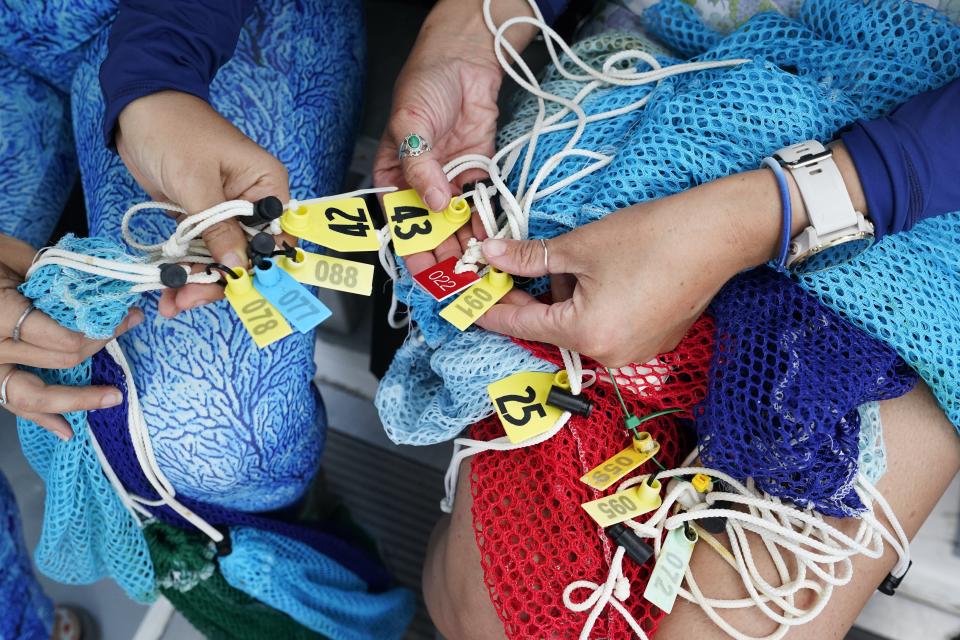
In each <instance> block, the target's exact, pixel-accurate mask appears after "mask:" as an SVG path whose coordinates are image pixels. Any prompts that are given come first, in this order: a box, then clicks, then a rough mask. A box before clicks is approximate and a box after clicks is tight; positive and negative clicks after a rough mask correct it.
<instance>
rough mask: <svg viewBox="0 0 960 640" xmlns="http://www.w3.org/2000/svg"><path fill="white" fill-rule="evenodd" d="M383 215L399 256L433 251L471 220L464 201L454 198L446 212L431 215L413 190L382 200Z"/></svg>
mask: <svg viewBox="0 0 960 640" xmlns="http://www.w3.org/2000/svg"><path fill="white" fill-rule="evenodd" d="M383 211H384V214H385V215H386V217H387V226H389V227H390V235H391V236H392V237H393V250H394V251H395V252H396V253H397V255H398V256H408V255H410V254H411V253H421V252H423V251H433V250H434V249H436V248H437V247H438V246H440V243H441V242H443V241H444V240H446V239H447V238H449V237H450V236H452V235H453V234H454V233H455V232H456V230H457V229H459V228H460V227H462V226H463V225H465V224H466V223H467V222H469V220H470V205H468V204H467V201H466V200H464V199H463V198H454V199H453V200H452V201H451V202H450V205H449V206H448V207H447V208H446V209H444V210H443V211H430V210H429V209H428V208H427V205H425V204H424V203H423V200H421V199H420V196H418V195H417V192H416V191H414V190H413V189H405V190H403V191H394V192H392V193H388V194H386V195H385V196H383Z"/></svg>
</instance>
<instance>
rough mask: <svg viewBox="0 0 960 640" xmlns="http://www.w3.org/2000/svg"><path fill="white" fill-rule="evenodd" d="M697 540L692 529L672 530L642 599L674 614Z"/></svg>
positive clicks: (664, 543)
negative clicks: (675, 604) (678, 594)
mask: <svg viewBox="0 0 960 640" xmlns="http://www.w3.org/2000/svg"><path fill="white" fill-rule="evenodd" d="M698 538H699V536H697V532H696V531H695V530H694V529H693V528H692V527H691V528H690V529H685V528H684V527H677V528H676V529H671V530H670V532H669V533H668V534H667V537H666V539H665V540H664V542H663V546H662V547H661V548H660V555H659V556H657V563H656V564H655V565H654V566H653V572H652V573H651V574H650V581H649V582H648V583H647V588H646V589H645V590H644V592H643V597H644V598H645V599H647V600H648V601H649V602H652V603H653V604H655V605H657V606H658V607H660V609H662V610H663V611H664V612H665V613H670V612H671V611H673V604H674V603H675V602H676V601H677V592H678V591H680V585H681V584H682V583H683V574H684V572H685V571H686V570H687V567H688V566H689V565H690V556H692V555H693V547H694V545H695V544H697V539H698Z"/></svg>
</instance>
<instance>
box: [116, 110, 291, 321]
mask: <svg viewBox="0 0 960 640" xmlns="http://www.w3.org/2000/svg"><path fill="white" fill-rule="evenodd" d="M116 142H117V150H118V151H119V152H120V157H121V158H122V159H123V162H124V164H126V165H127V169H129V170H130V173H131V174H132V175H133V177H134V178H135V179H136V181H137V182H138V183H140V186H141V187H143V189H144V190H145V191H146V192H147V193H148V194H149V195H150V197H151V198H153V199H154V200H160V201H170V202H174V203H175V204H179V205H180V206H181V207H183V208H184V209H186V210H187V211H189V212H191V213H198V212H200V211H203V210H204V209H208V208H209V207H211V206H213V205H215V204H219V203H220V202H224V201H225V200H250V201H256V200H259V199H261V198H264V197H266V196H276V197H277V198H279V199H280V201H281V202H284V203H286V202H288V201H289V200H290V189H289V184H288V180H287V170H286V169H285V168H284V167H283V165H282V164H280V162H279V161H278V160H277V159H276V158H274V157H273V156H272V155H270V154H269V153H268V152H267V151H265V150H264V149H263V148H261V147H260V146H259V145H257V144H256V143H255V142H254V141H253V140H251V139H250V138H248V137H247V136H245V135H244V134H243V133H241V132H240V130H239V129H237V128H236V127H234V126H233V125H232V124H230V123H229V122H227V121H226V120H225V119H224V118H223V117H222V116H221V115H220V114H219V113H217V112H216V111H215V110H214V109H213V107H211V106H210V105H209V104H207V103H206V102H204V101H203V100H201V99H199V98H196V97H194V96H191V95H188V94H185V93H180V92H177V91H161V92H159V93H154V94H151V95H149V96H145V97H143V98H140V99H138V100H134V101H133V102H131V103H130V104H129V105H128V106H127V107H126V108H125V109H124V110H123V111H122V112H121V113H120V118H119V126H118V128H117V138H116ZM203 239H204V241H205V242H206V243H207V247H208V248H209V249H210V253H211V255H213V257H214V259H215V260H217V261H218V262H222V263H223V264H225V265H227V266H230V267H241V266H246V264H247V254H246V251H247V238H246V236H245V235H244V233H243V231H242V230H241V229H240V225H239V224H238V223H237V222H236V221H233V220H230V221H227V222H223V223H221V224H218V225H214V226H213V227H210V228H209V229H208V230H207V231H206V232H205V233H204V234H203ZM222 297H223V290H222V288H221V287H219V286H217V285H215V284H209V285H201V284H192V285H187V286H185V287H183V288H181V289H176V290H171V289H168V290H165V291H164V292H163V296H162V297H161V299H160V313H161V314H162V315H164V316H167V317H172V316H174V315H176V314H177V313H179V312H180V311H183V310H186V309H192V308H193V307H196V306H199V305H201V304H206V303H207V302H212V301H214V300H218V299H220V298H222Z"/></svg>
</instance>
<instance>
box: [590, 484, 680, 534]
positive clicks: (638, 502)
mask: <svg viewBox="0 0 960 640" xmlns="http://www.w3.org/2000/svg"><path fill="white" fill-rule="evenodd" d="M661 504H663V499H662V498H661V497H660V481H659V480H654V481H653V482H652V483H650V484H647V481H646V480H644V481H643V482H641V483H640V484H638V485H636V486H633V487H628V488H626V489H624V490H623V491H620V492H618V493H614V494H612V495H609V496H604V497H602V498H600V499H598V500H591V501H590V502H584V503H583V504H582V505H580V506H581V507H583V510H584V511H586V512H587V514H588V515H589V516H590V517H591V518H593V519H594V520H595V521H596V523H597V524H599V525H600V526H601V527H609V526H610V525H614V524H617V523H619V522H623V521H624V520H630V519H631V518H636V517H637V516H642V515H643V514H645V513H650V512H651V511H653V510H654V509H659V508H660V505H661Z"/></svg>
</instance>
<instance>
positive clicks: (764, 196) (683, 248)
mask: <svg viewBox="0 0 960 640" xmlns="http://www.w3.org/2000/svg"><path fill="white" fill-rule="evenodd" d="M794 189H795V187H794ZM793 201H794V202H799V201H800V198H799V194H798V193H796V192H795V193H794V198H793ZM795 208H796V211H795V212H794V224H793V229H794V232H797V231H799V230H800V229H802V228H804V227H806V226H807V224H809V223H808V222H807V220H806V213H805V211H804V209H803V206H802V204H798V205H797V206H796V207H795ZM780 214H781V212H780V205H779V193H778V190H777V186H776V182H775V180H774V178H773V174H772V173H771V172H770V171H767V170H764V171H752V172H749V173H745V174H740V175H736V176H731V177H729V178H724V179H722V180H718V181H716V182H712V183H709V184H706V185H703V186H700V187H697V188H695V189H691V190H689V191H686V192H683V193H680V194H677V195H674V196H670V197H668V198H663V199H661V200H656V201H653V202H648V203H644V204H640V205H636V206H633V207H629V208H627V209H623V210H621V211H618V212H616V213H613V214H611V215H609V216H607V217H605V218H603V219H601V220H599V221H597V222H593V223H591V224H587V225H584V226H583V227H580V228H578V229H575V230H573V231H571V232H570V233H566V234H564V235H561V236H558V237H556V238H553V239H551V240H549V241H547V250H548V258H549V265H545V264H544V253H543V248H542V245H541V243H540V242H539V241H515V240H487V241H486V242H484V246H483V252H484V255H485V256H486V257H487V260H488V261H489V262H490V264H492V265H494V266H496V267H498V268H500V269H502V270H504V271H507V272H509V273H512V274H515V275H521V276H543V275H548V274H554V275H555V276H556V275H559V276H560V277H561V278H560V280H559V283H557V282H556V281H555V284H554V287H553V292H554V303H553V304H543V303H541V302H538V301H536V300H535V299H533V298H532V297H530V296H529V295H527V294H526V293H523V292H520V291H512V292H511V293H510V294H509V295H508V296H507V297H505V298H504V301H503V302H502V303H500V304H497V305H495V306H494V307H493V308H492V309H490V311H488V312H487V313H486V314H485V315H484V316H483V317H482V318H481V319H480V320H479V321H478V323H477V324H479V325H480V326H481V327H484V328H486V329H489V330H491V331H497V332H499V333H505V334H507V335H511V336H515V337H518V338H526V339H530V340H537V341H541V342H547V343H550V344H555V345H558V346H562V347H566V348H569V349H574V350H576V351H579V352H581V353H583V354H584V355H587V356H590V357H592V358H594V359H596V360H597V361H599V362H600V363H602V364H604V365H606V366H610V367H618V366H623V365H626V364H629V363H633V362H647V361H649V360H650V359H651V358H653V357H654V356H656V355H658V354H660V353H665V352H668V351H670V350H672V349H673V348H674V347H676V345H677V344H678V343H679V342H680V340H681V339H682V338H683V336H684V335H685V334H686V332H687V330H688V329H689V328H690V325H691V324H693V322H694V321H695V320H696V319H697V318H698V317H700V314H702V313H703V311H704V309H706V307H707V305H708V304H709V303H710V301H711V300H712V299H713V296H714V295H715V294H716V293H717V291H719V290H720V288H721V287H722V286H723V285H724V284H725V283H726V282H727V280H729V279H730V278H732V277H733V276H734V275H736V274H737V273H739V272H740V271H742V270H744V269H747V268H750V267H753V266H756V265H759V264H762V263H764V262H766V261H767V260H770V259H771V258H773V257H774V254H775V252H776V250H777V249H776V247H777V246H778V240H779V236H780V227H781V226H782V222H781V215H780ZM558 285H559V286H558Z"/></svg>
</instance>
